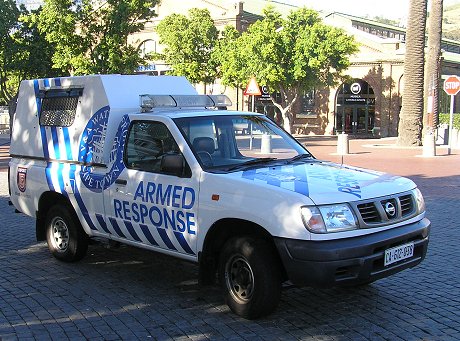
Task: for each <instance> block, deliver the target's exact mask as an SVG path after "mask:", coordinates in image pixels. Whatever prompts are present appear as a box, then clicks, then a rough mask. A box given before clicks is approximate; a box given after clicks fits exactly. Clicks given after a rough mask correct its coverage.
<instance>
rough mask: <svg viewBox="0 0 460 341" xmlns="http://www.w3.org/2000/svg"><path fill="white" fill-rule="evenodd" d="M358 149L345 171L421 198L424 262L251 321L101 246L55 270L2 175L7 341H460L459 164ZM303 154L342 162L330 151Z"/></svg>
mask: <svg viewBox="0 0 460 341" xmlns="http://www.w3.org/2000/svg"><path fill="white" fill-rule="evenodd" d="M363 143H365V142H362V141H361V142H359V145H358V142H356V144H355V142H353V143H352V145H351V151H352V154H350V155H347V156H346V158H345V159H346V160H345V161H346V162H347V163H350V164H354V165H357V166H363V167H368V168H376V169H382V170H387V171H388V170H391V171H393V173H396V174H403V175H407V176H410V177H411V178H412V179H413V180H415V181H416V182H417V183H418V184H419V186H420V187H421V189H422V191H423V192H424V194H425V199H426V204H427V210H428V216H429V218H430V219H431V221H432V234H431V241H430V246H429V250H428V255H427V258H426V260H425V261H424V262H423V263H422V264H421V265H420V266H418V267H416V268H413V269H410V270H406V271H403V272H401V273H399V274H397V275H394V276H392V277H390V278H386V279H383V280H380V281H378V282H376V283H373V284H371V285H369V286H367V287H360V288H355V289H327V290H326V289H311V288H300V289H299V288H289V289H286V290H284V292H283V295H282V299H281V304H280V306H279V308H278V310H277V311H276V312H275V313H274V314H272V315H271V316H269V317H266V318H263V319H260V320H256V321H246V320H244V319H241V318H239V317H237V316H235V315H234V314H232V313H231V312H230V310H229V309H228V308H227V306H226V305H224V304H223V301H222V299H221V294H220V291H219V288H217V287H211V288H200V287H199V286H198V285H197V280H196V279H197V267H196V266H195V265H193V264H190V263H187V262H183V261H179V260H176V259H173V258H169V257H166V256H162V255H158V254H156V253H152V252H148V251H144V250H139V249H134V248H131V247H121V248H118V249H114V248H107V247H103V246H102V245H91V246H90V249H89V253H88V256H87V257H86V258H85V259H84V260H82V261H80V262H78V263H73V264H66V263H62V262H59V261H57V260H56V259H54V258H53V257H52V256H51V255H50V253H49V252H48V250H47V247H46V245H45V244H44V243H37V242H36V241H35V232H34V220H33V219H31V218H29V217H26V216H24V215H22V214H14V213H13V212H14V209H13V207H11V206H8V189H7V178H6V177H7V173H6V172H0V340H1V341H4V340H16V339H19V340H29V339H39V340H46V339H55V340H64V339H72V340H79V339H80V340H119V339H123V340H131V339H143V340H154V339H158V340H169V339H177V340H206V339H213V340H214V339H216V340H219V339H228V340H237V339H245V340H298V339H305V340H367V339H370V340H383V339H385V340H459V339H460V308H459V307H460V270H459V269H458V266H459V264H460V255H459V250H460V249H459V246H458V245H459V240H460V228H459V226H458V222H457V220H456V218H457V214H458V212H460V195H459V189H460V175H459V174H460V171H459V166H460V157H459V155H451V156H448V157H444V156H440V157H436V158H428V159H426V158H418V157H416V156H415V155H416V154H417V153H419V152H420V150H419V149H407V150H396V149H394V148H393V149H391V148H386V146H380V145H370V146H365V145H363ZM369 143H371V144H372V143H374V144H375V141H374V142H369ZM379 143H380V142H379ZM307 144H309V145H310V147H311V148H310V149H311V150H312V151H313V152H314V153H315V155H317V156H319V157H321V158H325V159H330V160H332V161H337V158H338V157H337V156H335V155H333V152H334V151H333V146H332V144H331V145H329V144H330V142H328V141H325V142H321V141H319V140H315V141H309V142H307ZM353 151H354V152H353ZM372 166H374V167H372Z"/></svg>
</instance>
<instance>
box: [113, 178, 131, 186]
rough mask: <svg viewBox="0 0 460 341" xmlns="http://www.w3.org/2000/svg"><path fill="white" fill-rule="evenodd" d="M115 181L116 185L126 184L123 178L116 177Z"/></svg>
mask: <svg viewBox="0 0 460 341" xmlns="http://www.w3.org/2000/svg"><path fill="white" fill-rule="evenodd" d="M115 183H116V184H117V185H126V184H127V183H128V181H126V180H125V179H117V180H115Z"/></svg>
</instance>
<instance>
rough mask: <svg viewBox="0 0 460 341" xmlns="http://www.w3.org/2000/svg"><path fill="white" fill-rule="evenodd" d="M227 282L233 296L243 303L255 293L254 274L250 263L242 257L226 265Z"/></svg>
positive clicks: (231, 260) (229, 261) (234, 258)
mask: <svg viewBox="0 0 460 341" xmlns="http://www.w3.org/2000/svg"><path fill="white" fill-rule="evenodd" d="M225 282H226V284H227V288H228V290H229V292H230V293H231V294H232V296H233V297H234V298H235V299H237V300H239V301H243V302H247V301H249V300H250V299H251V297H252V294H253V293H254V274H253V272H252V268H251V266H250V265H249V263H248V261H247V260H246V259H245V258H243V257H242V256H236V257H232V258H231V259H229V260H228V261H227V263H226V265H225Z"/></svg>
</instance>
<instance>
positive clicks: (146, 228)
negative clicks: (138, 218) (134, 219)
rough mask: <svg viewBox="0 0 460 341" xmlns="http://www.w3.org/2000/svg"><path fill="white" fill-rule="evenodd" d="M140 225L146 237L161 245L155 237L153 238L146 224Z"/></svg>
mask: <svg viewBox="0 0 460 341" xmlns="http://www.w3.org/2000/svg"><path fill="white" fill-rule="evenodd" d="M139 226H140V227H141V229H142V232H143V233H144V235H145V237H146V238H147V240H148V241H149V242H150V244H152V245H155V246H159V245H158V243H157V241H156V240H155V238H153V236H152V234H151V233H150V230H149V228H148V226H147V225H145V224H139Z"/></svg>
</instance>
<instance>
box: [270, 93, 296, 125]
mask: <svg viewBox="0 0 460 341" xmlns="http://www.w3.org/2000/svg"><path fill="white" fill-rule="evenodd" d="M299 92H300V90H299V87H294V86H293V87H292V88H290V89H289V90H287V89H284V88H283V87H280V93H281V97H282V98H283V104H284V105H285V106H283V105H281V104H279V103H276V102H275V99H274V98H273V97H272V98H271V100H272V102H273V105H274V106H276V107H277V108H278V109H279V110H280V111H281V117H282V119H283V128H284V130H286V131H287V132H288V133H291V134H292V133H293V129H292V128H293V124H294V114H293V112H292V106H293V105H294V104H295V103H296V102H297V99H298V98H299Z"/></svg>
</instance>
